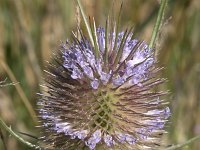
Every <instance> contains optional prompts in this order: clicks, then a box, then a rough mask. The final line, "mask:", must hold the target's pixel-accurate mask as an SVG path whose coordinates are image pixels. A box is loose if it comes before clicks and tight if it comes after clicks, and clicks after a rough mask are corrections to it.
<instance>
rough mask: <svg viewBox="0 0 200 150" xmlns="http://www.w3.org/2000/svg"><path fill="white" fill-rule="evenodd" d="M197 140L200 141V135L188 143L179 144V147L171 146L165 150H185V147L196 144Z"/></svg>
mask: <svg viewBox="0 0 200 150" xmlns="http://www.w3.org/2000/svg"><path fill="white" fill-rule="evenodd" d="M197 140H200V135H197V136H195V137H193V138H191V139H189V140H188V141H186V142H184V143H182V144H177V145H173V146H170V147H168V148H166V149H165V150H175V149H180V148H183V147H184V146H187V145H189V144H191V143H192V142H195V141H197Z"/></svg>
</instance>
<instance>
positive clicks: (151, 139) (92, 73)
mask: <svg viewBox="0 0 200 150" xmlns="http://www.w3.org/2000/svg"><path fill="white" fill-rule="evenodd" d="M79 33H80V35H81V38H80V39H78V38H77V37H76V35H74V36H73V40H72V42H69V41H67V42H66V43H62V44H61V48H60V53H59V54H55V55H54V59H55V61H54V62H52V63H49V65H48V69H47V71H46V76H45V81H46V84H45V86H46V91H44V92H43V93H42V94H41V99H39V101H38V105H39V117H40V118H41V121H42V127H43V128H44V132H45V134H44V136H43V137H41V139H42V140H43V141H44V143H46V146H47V147H48V148H52V149H55V148H58V149H67V150H68V149H91V150H93V149H144V148H152V147H155V146H156V145H158V144H159V143H158V142H159V138H160V135H161V134H162V133H164V132H165V131H164V129H163V128H164V125H165V123H166V121H167V119H168V117H169V115H170V109H169V108H168V107H167V106H166V102H165V101H164V100H162V99H161V96H163V95H165V94H166V92H162V91H156V92H155V91H154V89H155V87H156V86H157V85H159V84H161V83H163V82H164V81H165V80H164V79H161V78H158V77H157V74H158V72H159V70H160V69H159V68H157V67H156V60H155V58H154V53H155V51H154V49H151V48H149V47H148V45H147V44H146V43H145V42H144V41H139V40H138V39H132V35H133V33H132V30H126V31H125V32H119V33H118V32H117V31H116V28H114V30H112V29H110V30H108V24H107V25H106V28H105V29H104V28H97V29H96V28H94V29H93V33H94V34H93V38H94V41H95V46H92V45H91V42H90V41H89V40H87V38H86V37H85V36H83V34H82V32H81V31H80V30H79Z"/></svg>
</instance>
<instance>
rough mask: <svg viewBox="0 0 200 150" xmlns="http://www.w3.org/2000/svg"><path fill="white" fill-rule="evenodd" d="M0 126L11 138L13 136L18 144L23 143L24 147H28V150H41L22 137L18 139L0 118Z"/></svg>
mask: <svg viewBox="0 0 200 150" xmlns="http://www.w3.org/2000/svg"><path fill="white" fill-rule="evenodd" d="M0 126H2V128H4V129H5V130H6V131H8V132H9V133H10V134H11V135H12V136H14V137H15V138H16V139H17V140H18V141H19V142H21V143H23V144H24V145H26V146H28V147H30V148H34V149H39V150H42V148H41V147H39V146H37V145H34V144H32V143H30V142H28V141H26V140H24V139H23V138H22V137H20V136H19V135H17V134H16V133H15V132H13V130H12V129H11V127H8V126H7V125H6V124H5V123H4V121H3V120H2V119H1V118H0Z"/></svg>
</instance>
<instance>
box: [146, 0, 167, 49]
mask: <svg viewBox="0 0 200 150" xmlns="http://www.w3.org/2000/svg"><path fill="white" fill-rule="evenodd" d="M166 7H167V0H161V5H160V9H159V12H158V17H157V20H156V24H155V26H154V28H153V32H152V35H151V41H150V44H149V47H150V48H153V47H154V44H155V41H156V38H157V36H158V32H159V30H160V27H161V24H162V20H163V17H164V14H165V8H166Z"/></svg>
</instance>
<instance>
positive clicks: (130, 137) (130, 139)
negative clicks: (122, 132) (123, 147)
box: [126, 134, 136, 144]
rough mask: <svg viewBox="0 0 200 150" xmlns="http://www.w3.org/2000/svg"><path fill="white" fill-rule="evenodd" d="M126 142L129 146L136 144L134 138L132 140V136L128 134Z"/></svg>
mask: <svg viewBox="0 0 200 150" xmlns="http://www.w3.org/2000/svg"><path fill="white" fill-rule="evenodd" d="M126 141H127V142H128V143H129V144H135V142H136V138H134V137H133V136H132V135H130V134H126Z"/></svg>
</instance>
